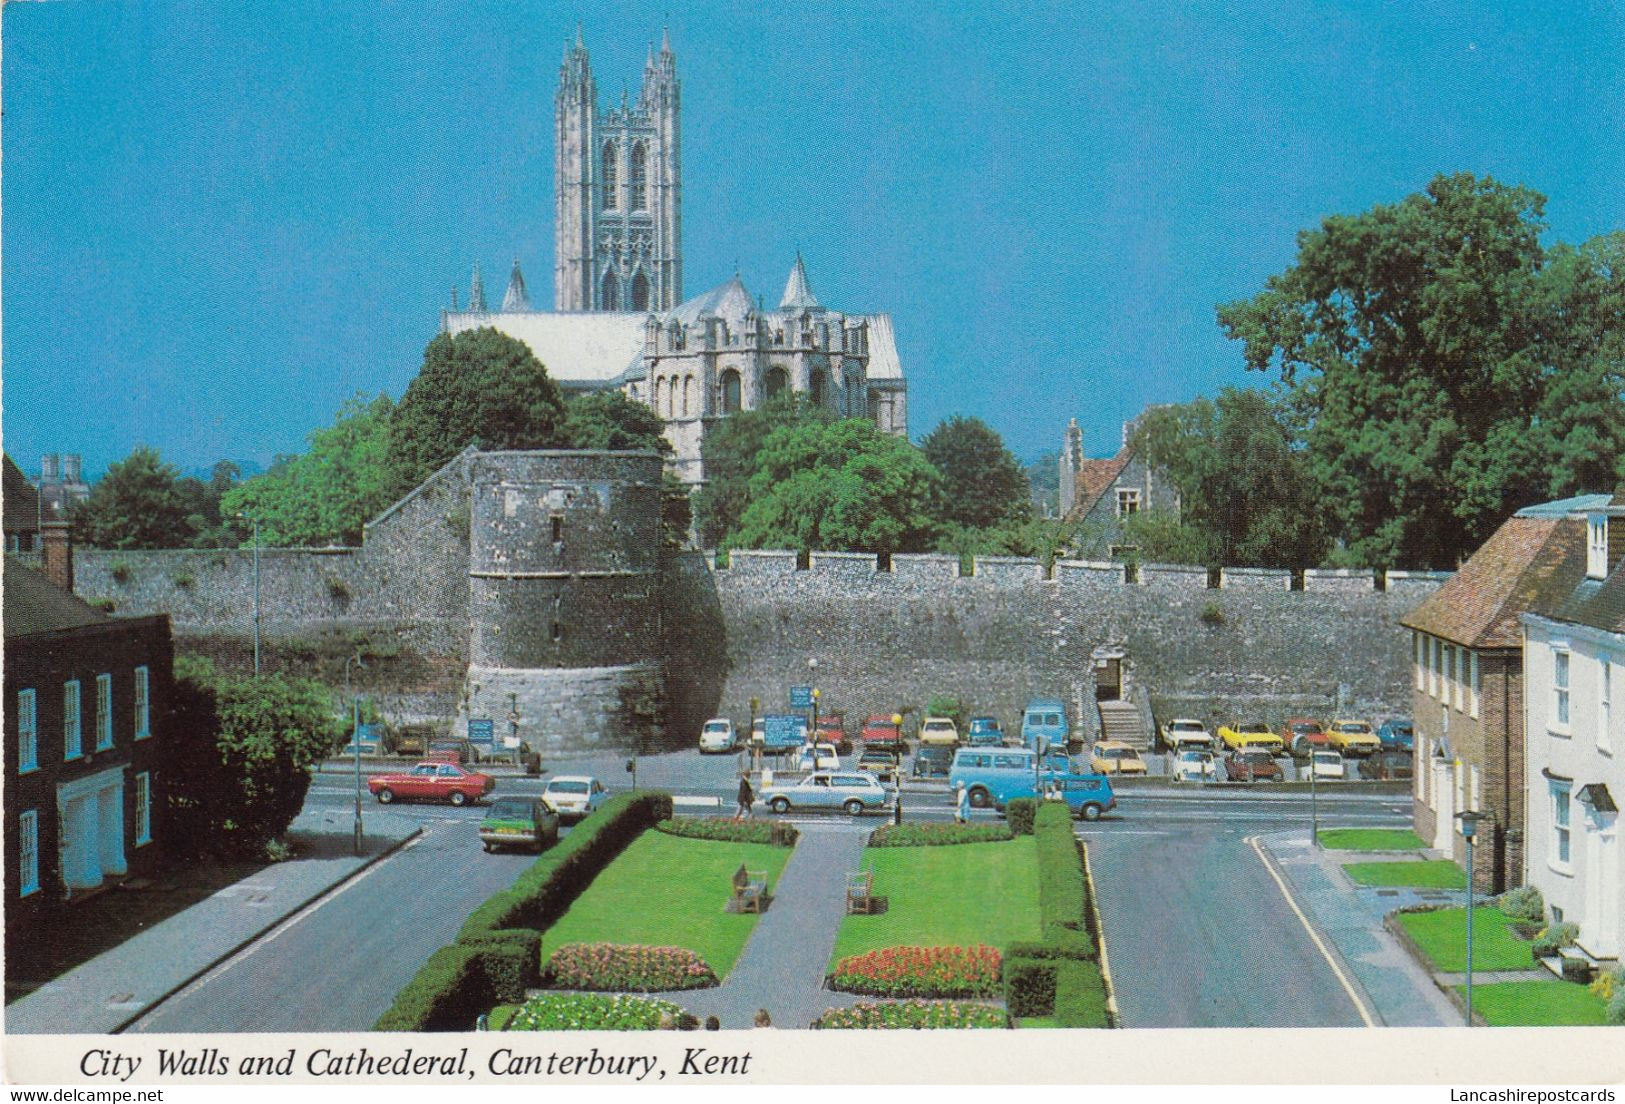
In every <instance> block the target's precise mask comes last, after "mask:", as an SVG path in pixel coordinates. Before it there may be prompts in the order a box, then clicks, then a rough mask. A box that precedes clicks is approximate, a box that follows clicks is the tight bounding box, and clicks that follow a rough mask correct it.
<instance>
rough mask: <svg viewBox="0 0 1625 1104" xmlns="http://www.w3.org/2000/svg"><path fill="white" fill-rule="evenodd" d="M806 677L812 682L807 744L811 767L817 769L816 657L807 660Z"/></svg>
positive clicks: (808, 711) (808, 707) (808, 709)
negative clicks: (809, 749) (810, 752)
mask: <svg viewBox="0 0 1625 1104" xmlns="http://www.w3.org/2000/svg"><path fill="white" fill-rule="evenodd" d="M807 679H808V681H809V682H811V683H812V684H813V687H812V704H811V705H809V706H807V746H808V747H810V748H812V767H813V769H814V770H817V769H818V659H817V657H816V656H815V657H813V658H811V659H809V660H807Z"/></svg>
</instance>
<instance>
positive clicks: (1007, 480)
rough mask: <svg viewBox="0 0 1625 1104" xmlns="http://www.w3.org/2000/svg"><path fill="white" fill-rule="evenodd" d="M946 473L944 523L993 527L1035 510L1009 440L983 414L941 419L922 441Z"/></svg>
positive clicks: (941, 514) (932, 460)
mask: <svg viewBox="0 0 1625 1104" xmlns="http://www.w3.org/2000/svg"><path fill="white" fill-rule="evenodd" d="M920 450H921V451H922V452H923V453H924V454H925V458H926V460H928V461H930V463H931V466H932V467H934V468H936V469H937V471H938V472H939V473H941V475H942V482H941V491H942V499H941V503H940V504H939V506H938V508H937V515H938V517H939V518H941V519H942V520H943V521H944V522H947V523H949V524H953V525H962V526H965V527H966V528H970V529H988V528H991V527H993V526H996V525H1001V524H1003V523H1005V522H1009V521H1019V520H1021V519H1024V518H1027V517H1028V516H1030V515H1031V514H1032V487H1031V485H1030V484H1029V483H1028V482H1027V477H1026V475H1025V474H1024V473H1023V472H1022V470H1021V465H1020V464H1019V463H1018V462H1017V461H1016V458H1015V456H1013V455H1012V454H1011V452H1010V450H1009V449H1007V448H1005V447H1004V441H1003V440H1002V439H1001V438H1000V437H999V435H998V434H997V433H995V432H994V431H993V429H992V428H991V427H989V426H988V425H987V423H986V422H983V421H982V420H981V419H980V418H966V417H962V416H961V415H958V414H956V415H954V416H953V417H951V418H949V419H947V420H946V421H944V422H942V423H941V424H940V425H938V426H937V428H935V429H933V430H932V431H931V432H930V433H928V434H926V436H925V439H924V440H923V441H921V442H920Z"/></svg>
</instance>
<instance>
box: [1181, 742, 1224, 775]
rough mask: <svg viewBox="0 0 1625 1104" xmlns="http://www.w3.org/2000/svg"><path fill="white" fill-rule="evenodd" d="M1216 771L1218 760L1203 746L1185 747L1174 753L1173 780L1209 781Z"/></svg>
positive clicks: (1217, 769)
mask: <svg viewBox="0 0 1625 1104" xmlns="http://www.w3.org/2000/svg"><path fill="white" fill-rule="evenodd" d="M1218 771H1219V766H1218V761H1217V760H1216V759H1215V758H1214V755H1213V753H1212V752H1211V751H1208V750H1206V749H1205V748H1186V749H1184V750H1183V751H1180V752H1176V753H1175V754H1174V781H1175V782H1211V781H1213V779H1214V777H1215V776H1216V775H1217V774H1218Z"/></svg>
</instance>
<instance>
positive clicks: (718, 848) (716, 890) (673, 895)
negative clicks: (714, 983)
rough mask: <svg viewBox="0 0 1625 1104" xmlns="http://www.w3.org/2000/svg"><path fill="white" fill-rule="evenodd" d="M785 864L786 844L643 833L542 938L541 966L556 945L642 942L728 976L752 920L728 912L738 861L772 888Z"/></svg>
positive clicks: (786, 859)
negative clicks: (685, 954)
mask: <svg viewBox="0 0 1625 1104" xmlns="http://www.w3.org/2000/svg"><path fill="white" fill-rule="evenodd" d="M789 859H790V849H789V848H788V847H770V846H768V845H766V844H757V843H724V842H720V841H716V840H700V839H688V838H685V837H682V836H672V835H668V834H666V833H665V832H645V833H643V834H642V835H641V836H639V837H638V838H637V839H636V840H634V841H633V842H632V844H631V846H629V847H628V848H627V849H626V850H625V851H624V852H622V853H621V855H620V857H619V858H617V859H616V860H615V861H614V862H612V863H610V864H609V866H608V867H607V868H606V869H605V870H604V872H603V873H602V874H599V875H598V877H597V878H595V879H593V883H592V885H590V886H588V887H587V891H586V892H585V893H583V894H582V895H581V896H580V897H578V898H576V901H575V903H574V904H573V905H571V906H570V910H569V911H568V912H566V913H565V914H564V915H563V916H562V917H560V918H559V921H558V923H556V924H554V925H553V926H552V927H551V928H549V929H548V930H547V931H546V932H545V933H544V934H543V936H542V961H543V962H544V963H545V962H546V961H547V959H548V957H549V956H550V955H552V953H553V951H554V949H555V948H557V947H558V946H559V945H560V944H561V943H644V944H649V945H652V946H657V947H686V948H688V949H689V950H691V951H694V952H695V953H697V954H699V955H700V956H701V957H702V958H704V959H705V961H706V962H707V963H709V964H710V966H711V969H713V970H715V971H716V975H717V977H719V978H722V977H726V976H727V974H728V971H729V970H731V969H733V965H734V962H735V961H737V960H738V958H739V952H740V951H741V950H742V949H744V946H745V940H746V939H748V938H749V937H750V933H751V929H752V928H754V927H755V926H756V921H757V917H756V916H754V915H751V914H748V913H747V914H743V915H741V914H737V913H732V912H727V911H725V909H726V908H727V905H728V899H729V897H730V896H731V895H732V889H731V886H730V882H729V879H731V878H732V877H733V873H734V871H736V870H738V869H739V866H740V864H741V863H743V864H744V865H745V867H746V868H747V869H750V870H765V871H767V881H768V886H769V889H770V891H771V890H772V889H774V888H776V887H777V886H778V884H779V874H780V873H781V872H782V871H783V870H784V864H785V863H786V862H788V861H789ZM768 907H769V908H771V907H772V906H771V905H769V906H768Z"/></svg>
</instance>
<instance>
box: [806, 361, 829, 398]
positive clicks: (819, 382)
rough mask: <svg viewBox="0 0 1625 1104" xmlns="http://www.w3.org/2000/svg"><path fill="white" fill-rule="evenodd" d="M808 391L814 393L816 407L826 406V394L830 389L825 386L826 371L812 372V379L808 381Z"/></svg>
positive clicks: (815, 370)
mask: <svg viewBox="0 0 1625 1104" xmlns="http://www.w3.org/2000/svg"><path fill="white" fill-rule="evenodd" d="M807 390H809V391H811V392H812V403H813V405H814V406H823V405H824V393H825V392H826V391H828V390H829V388H828V386H826V384H825V379H824V370H823V369H822V368H814V369H813V370H812V378H811V379H810V380H808V386H807Z"/></svg>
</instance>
